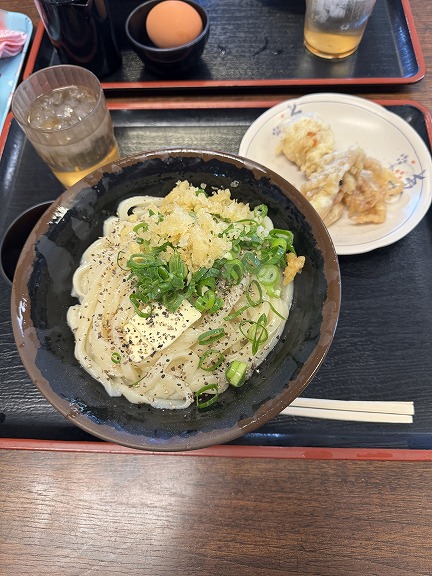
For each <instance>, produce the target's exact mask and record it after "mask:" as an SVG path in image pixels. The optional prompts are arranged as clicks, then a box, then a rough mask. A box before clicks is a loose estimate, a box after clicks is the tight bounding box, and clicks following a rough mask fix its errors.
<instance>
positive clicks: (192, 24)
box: [146, 0, 203, 48]
mask: <svg viewBox="0 0 432 576" xmlns="http://www.w3.org/2000/svg"><path fill="white" fill-rule="evenodd" d="M202 29H203V23H202V20H201V16H200V15H199V13H198V12H197V11H196V10H195V8H194V7H193V6H191V5H190V4H188V3H187V2H182V1H181V0H165V1H164V2H160V3H159V4H157V5H156V6H154V7H153V8H152V9H151V10H150V12H149V13H148V16H147V19H146V31H147V34H148V36H149V38H150V40H151V41H152V42H153V43H154V44H155V45H156V46H157V47H158V48H175V47H177V46H182V45H183V44H188V43H189V42H192V40H194V39H195V38H196V37H197V36H199V34H200V33H201V32H202Z"/></svg>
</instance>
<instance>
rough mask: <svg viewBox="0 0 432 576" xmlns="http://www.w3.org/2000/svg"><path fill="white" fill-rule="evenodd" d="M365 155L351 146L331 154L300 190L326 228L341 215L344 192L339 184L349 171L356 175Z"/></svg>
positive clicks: (359, 149)
mask: <svg viewBox="0 0 432 576" xmlns="http://www.w3.org/2000/svg"><path fill="white" fill-rule="evenodd" d="M364 158H365V153H364V151H363V150H362V149H361V148H358V147H357V146H352V147H351V148H348V150H347V151H346V152H342V153H341V152H333V153H332V154H328V155H327V156H325V157H324V158H323V160H322V163H321V167H320V170H319V172H315V173H314V174H312V176H311V177H310V179H309V180H308V181H307V182H305V183H304V184H303V185H302V186H301V188H300V191H301V193H302V194H303V195H304V196H306V198H307V199H308V200H309V202H310V203H311V204H312V206H313V207H314V208H315V210H316V211H317V212H318V214H319V215H320V216H321V218H322V219H323V220H324V223H325V224H326V225H327V226H330V224H332V223H333V222H335V221H336V220H337V219H338V218H339V217H340V216H341V214H342V210H341V209H340V207H337V206H338V205H339V204H340V203H341V202H342V198H343V195H344V191H343V190H342V188H341V183H342V181H343V178H344V176H345V175H346V173H347V172H349V171H350V170H351V171H352V172H353V173H354V174H356V173H359V172H360V171H361V169H362V167H363V162H364Z"/></svg>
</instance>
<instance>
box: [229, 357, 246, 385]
mask: <svg viewBox="0 0 432 576" xmlns="http://www.w3.org/2000/svg"><path fill="white" fill-rule="evenodd" d="M246 370H247V364H246V362H241V361H240V360H233V361H232V362H231V364H230V365H229V366H228V368H227V371H226V372H225V376H226V379H227V380H228V382H229V383H230V384H231V386H235V387H236V388H239V387H240V386H242V385H243V384H244V383H245V381H246Z"/></svg>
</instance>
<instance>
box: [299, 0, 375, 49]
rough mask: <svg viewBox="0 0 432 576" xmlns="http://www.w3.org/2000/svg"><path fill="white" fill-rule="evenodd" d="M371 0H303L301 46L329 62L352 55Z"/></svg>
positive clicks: (358, 41) (371, 5)
mask: <svg viewBox="0 0 432 576" xmlns="http://www.w3.org/2000/svg"><path fill="white" fill-rule="evenodd" d="M374 6H375V0H306V14H305V22H304V44H305V46H306V48H307V49H308V50H309V52H312V54H315V55H316V56H320V57H321V58H327V59H330V60H339V59H340V58H347V57H348V56H351V54H353V53H354V52H355V51H356V50H357V48H358V46H359V44H360V41H361V39H362V37H363V34H364V31H365V29H366V25H367V23H368V20H369V17H370V15H371V14H372V11H373V8H374Z"/></svg>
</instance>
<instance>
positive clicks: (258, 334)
mask: <svg viewBox="0 0 432 576" xmlns="http://www.w3.org/2000/svg"><path fill="white" fill-rule="evenodd" d="M266 325H267V316H266V315H265V314H261V316H260V317H259V318H258V320H257V321H256V323H255V326H252V327H251V335H250V339H251V341H252V354H253V355H254V356H255V354H256V353H257V352H258V348H259V347H260V345H261V344H264V342H265V341H266V340H267V339H268V330H267V328H266Z"/></svg>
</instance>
